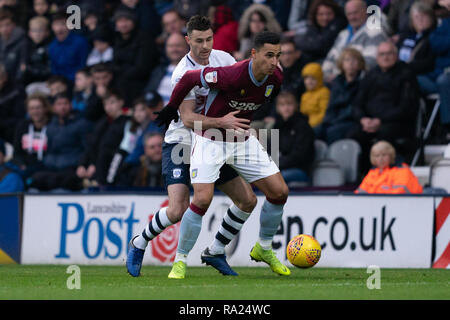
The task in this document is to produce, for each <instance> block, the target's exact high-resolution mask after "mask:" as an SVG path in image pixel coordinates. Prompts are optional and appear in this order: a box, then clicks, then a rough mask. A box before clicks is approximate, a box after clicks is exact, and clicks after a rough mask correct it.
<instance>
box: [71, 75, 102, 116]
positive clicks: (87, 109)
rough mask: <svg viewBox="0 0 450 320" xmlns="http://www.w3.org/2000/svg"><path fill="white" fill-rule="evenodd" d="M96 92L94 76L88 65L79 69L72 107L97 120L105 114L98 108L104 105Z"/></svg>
mask: <svg viewBox="0 0 450 320" xmlns="http://www.w3.org/2000/svg"><path fill="white" fill-rule="evenodd" d="M99 100H100V99H99V98H98V97H97V96H96V94H95V86H94V80H93V76H92V74H91V72H90V69H89V68H88V67H85V68H83V69H81V70H78V71H77V73H76V74H75V86H74V91H73V98H72V108H73V110H74V111H75V112H79V113H80V114H81V115H82V116H83V117H85V118H86V119H88V120H90V121H92V122H96V121H97V120H98V119H99V116H100V115H102V114H104V112H100V111H99V110H98V109H99V108H102V107H103V105H102V103H101V102H100V101H99Z"/></svg>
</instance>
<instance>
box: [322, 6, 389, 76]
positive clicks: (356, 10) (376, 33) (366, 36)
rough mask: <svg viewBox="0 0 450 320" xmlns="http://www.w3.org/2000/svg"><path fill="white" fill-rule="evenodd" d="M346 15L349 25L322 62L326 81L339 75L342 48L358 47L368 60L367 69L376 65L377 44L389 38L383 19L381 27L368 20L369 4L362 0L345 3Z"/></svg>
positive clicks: (339, 35)
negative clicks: (368, 22)
mask: <svg viewBox="0 0 450 320" xmlns="http://www.w3.org/2000/svg"><path fill="white" fill-rule="evenodd" d="M345 15H346V17H347V20H348V23H349V24H348V26H347V28H345V29H344V30H342V31H341V32H339V34H338V36H337V38H336V40H335V42H334V44H333V46H332V47H331V49H330V51H329V52H328V54H327V56H326V58H325V60H324V61H323V63H322V70H323V72H324V81H325V82H326V83H330V82H331V81H332V80H333V79H334V77H336V76H337V74H338V73H339V70H338V69H337V67H336V60H337V58H338V57H339V54H340V53H341V51H342V49H344V48H345V47H347V46H351V47H353V48H356V49H358V50H359V51H360V52H361V53H362V55H363V57H364V60H365V62H366V66H367V69H369V70H370V69H371V68H373V67H374V66H375V65H376V52H377V46H378V45H379V44H380V43H381V42H383V41H385V40H386V39H387V37H386V35H385V33H384V31H383V19H382V20H381V22H380V24H381V28H373V27H371V26H369V25H368V24H367V23H366V22H367V6H366V4H365V2H364V1H362V0H349V1H348V2H347V3H346V4H345Z"/></svg>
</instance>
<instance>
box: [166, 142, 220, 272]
mask: <svg viewBox="0 0 450 320" xmlns="http://www.w3.org/2000/svg"><path fill="white" fill-rule="evenodd" d="M192 146H193V147H192V152H191V159H190V163H191V165H190V178H191V183H192V187H193V189H194V196H193V198H192V202H191V204H190V205H189V207H188V209H187V210H186V211H185V213H184V214H183V218H182V219H181V225H180V233H179V238H178V247H177V254H176V256H175V261H174V264H173V267H172V271H171V272H170V273H169V278H172V279H183V278H184V276H185V273H186V261H187V256H188V254H189V252H190V251H191V249H192V248H193V247H194V244H195V242H196V241H197V238H198V236H199V234H200V230H201V226H202V218H203V215H204V214H205V213H206V211H207V210H208V208H209V205H210V203H211V201H212V198H213V196H214V182H215V181H216V180H217V179H218V178H219V172H220V168H221V167H222V165H223V163H224V162H225V155H224V153H223V145H222V144H221V143H220V142H215V141H212V140H210V139H207V138H203V137H201V136H198V135H193V143H192Z"/></svg>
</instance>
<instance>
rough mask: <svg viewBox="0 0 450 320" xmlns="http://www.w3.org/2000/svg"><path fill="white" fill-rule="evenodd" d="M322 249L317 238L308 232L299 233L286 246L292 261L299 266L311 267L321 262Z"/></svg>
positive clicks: (288, 256) (289, 258)
mask: <svg viewBox="0 0 450 320" xmlns="http://www.w3.org/2000/svg"><path fill="white" fill-rule="evenodd" d="M321 252H322V249H321V247H320V244H319V242H317V240H316V239H315V238H314V237H312V236H310V235H307V234H299V235H297V236H295V237H294V238H292V239H291V241H289V244H288V245H287V248H286V254H287V258H288V260H289V262H290V263H292V264H293V265H294V266H296V267H299V268H310V267H312V266H314V265H315V264H316V263H317V262H319V259H320V254H321Z"/></svg>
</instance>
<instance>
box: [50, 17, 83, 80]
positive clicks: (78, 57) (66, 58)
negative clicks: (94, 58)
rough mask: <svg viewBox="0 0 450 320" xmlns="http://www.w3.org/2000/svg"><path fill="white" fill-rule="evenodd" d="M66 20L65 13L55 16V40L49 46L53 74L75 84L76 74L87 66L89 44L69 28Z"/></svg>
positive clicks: (53, 22)
mask: <svg viewBox="0 0 450 320" xmlns="http://www.w3.org/2000/svg"><path fill="white" fill-rule="evenodd" d="M66 19H67V16H66V14H64V13H56V14H55V15H54V16H53V20H52V30H53V33H54V34H55V39H54V40H53V41H52V42H51V43H50V45H49V56H50V61H51V70H52V73H53V74H56V75H62V76H64V77H66V78H67V79H69V80H70V81H72V82H73V81H74V80H75V72H77V70H80V69H81V68H83V67H85V66H86V60H87V56H88V54H89V44H88V42H87V40H86V39H85V38H84V37H82V36H80V35H78V34H76V33H74V32H71V31H70V30H69V29H68V28H67V25H66Z"/></svg>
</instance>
